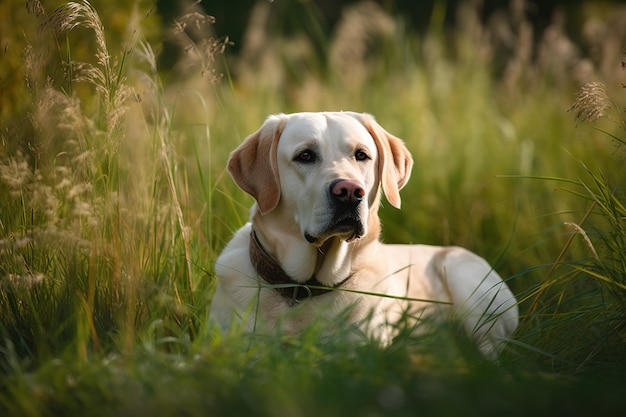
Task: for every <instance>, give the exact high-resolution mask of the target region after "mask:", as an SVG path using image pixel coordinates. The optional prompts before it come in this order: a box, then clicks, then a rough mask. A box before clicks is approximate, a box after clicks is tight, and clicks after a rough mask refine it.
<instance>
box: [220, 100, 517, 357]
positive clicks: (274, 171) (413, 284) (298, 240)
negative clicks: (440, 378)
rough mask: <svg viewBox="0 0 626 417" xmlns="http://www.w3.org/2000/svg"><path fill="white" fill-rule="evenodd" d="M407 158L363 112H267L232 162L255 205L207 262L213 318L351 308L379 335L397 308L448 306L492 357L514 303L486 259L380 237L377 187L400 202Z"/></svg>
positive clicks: (285, 326) (265, 317)
mask: <svg viewBox="0 0 626 417" xmlns="http://www.w3.org/2000/svg"><path fill="white" fill-rule="evenodd" d="M412 165H413V160H412V158H411V155H410V153H409V151H408V150H407V149H406V147H405V146H404V144H403V142H402V141H401V140H400V139H398V138H396V137H395V136H393V135H391V134H390V133H388V132H387V131H385V130H384V129H383V128H382V127H381V126H380V125H379V124H378V123H377V122H376V121H375V120H374V118H373V117H372V116H370V115H368V114H360V113H352V112H323V113H295V114H289V115H286V114H279V115H275V116H270V117H269V118H268V119H267V121H266V122H265V123H264V124H263V126H261V128H260V129H259V130H258V131H257V132H255V133H254V134H252V135H250V136H249V137H248V138H246V140H245V141H244V142H243V143H242V144H241V145H240V146H239V147H238V148H237V149H236V150H235V151H234V152H233V153H232V154H231V157H230V160H229V163H228V169H229V171H230V173H231V175H232V177H233V178H234V180H235V182H236V183H237V184H238V185H239V186H240V187H241V188H242V189H243V190H244V191H246V192H247V193H249V194H251V195H252V196H253V197H254V198H255V200H256V203H255V204H254V205H253V206H252V208H251V210H250V221H249V222H248V223H247V224H246V225H245V226H243V227H242V228H241V229H240V230H239V231H237V233H236V234H235V235H234V237H233V238H232V240H231V241H230V243H229V244H228V245H227V246H226V248H225V249H224V251H223V252H222V253H221V255H220V256H219V258H218V259H217V262H216V264H215V272H216V274H217V276H218V286H217V291H216V294H215V296H214V299H213V304H212V306H211V317H212V319H215V320H217V321H218V323H220V324H221V325H223V326H229V325H231V324H232V322H233V320H238V321H243V322H244V323H245V326H246V327H247V329H249V330H251V331H252V330H259V329H263V330H264V331H270V330H272V329H274V330H276V329H277V328H280V329H281V331H283V332H298V331H300V330H302V329H303V328H304V327H305V326H307V325H308V324H309V323H310V322H311V321H312V320H313V319H315V318H316V317H320V316H324V317H327V318H330V319H331V321H332V320H333V319H335V320H338V319H339V317H341V318H342V320H343V319H344V318H345V317H346V315H347V317H349V320H350V321H351V322H353V323H356V324H358V325H359V326H360V327H361V328H362V330H363V332H364V333H365V334H366V335H367V336H368V337H370V338H375V339H377V340H379V341H380V342H381V343H383V344H387V343H389V342H390V341H391V339H392V338H393V336H394V334H395V329H396V328H397V326H396V324H397V322H398V320H399V319H401V318H402V317H413V318H415V319H416V320H419V318H420V317H423V316H424V314H432V313H434V312H435V311H437V312H439V313H441V311H447V312H449V313H453V314H454V315H455V317H456V318H458V319H459V320H460V321H461V322H462V323H463V325H464V327H465V330H466V331H467V332H468V333H469V334H470V335H472V337H473V338H474V339H475V341H476V343H477V346H478V347H479V348H480V350H481V351H482V352H483V353H484V354H485V355H487V356H491V357H493V356H495V355H496V354H497V352H498V350H499V348H500V345H501V343H502V340H503V339H505V338H507V337H509V336H510V335H511V333H512V332H513V331H514V330H515V328H516V327H517V323H518V310H517V303H516V300H515V297H514V296H513V294H512V293H511V291H510V290H509V288H508V287H507V286H506V284H505V283H504V282H503V281H502V280H501V278H500V277H499V276H498V274H497V273H496V272H495V271H494V270H493V269H492V268H491V266H489V264H488V263H487V262H486V261H485V260H484V259H482V258H481V257H479V256H477V255H475V254H474V253H472V252H470V251H468V250H466V249H462V248H459V247H438V246H426V245H386V244H383V243H381V241H380V240H379V234H380V228H381V226H380V221H379V218H378V215H377V211H378V207H379V205H380V201H381V194H382V192H384V194H385V196H386V199H387V201H388V202H389V203H390V204H391V205H392V206H394V207H396V208H400V195H399V190H400V189H401V188H402V187H403V186H404V185H405V184H406V182H407V180H408V179H409V175H410V173H411V167H412ZM431 301H435V302H437V303H433V302H431Z"/></svg>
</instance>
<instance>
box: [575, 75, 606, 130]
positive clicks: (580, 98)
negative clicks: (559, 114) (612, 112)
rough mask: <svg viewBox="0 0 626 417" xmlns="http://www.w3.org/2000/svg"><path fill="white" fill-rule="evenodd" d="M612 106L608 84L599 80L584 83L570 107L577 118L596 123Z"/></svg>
mask: <svg viewBox="0 0 626 417" xmlns="http://www.w3.org/2000/svg"><path fill="white" fill-rule="evenodd" d="M610 106H611V99H610V98H609V95H608V94H607V92H606V86H605V85H604V84H603V83H601V82H597V81H593V82H589V83H587V84H585V85H583V86H582V87H581V89H580V92H579V93H578V95H577V96H576V99H575V100H574V104H572V107H570V108H569V111H573V112H574V114H575V116H576V119H577V120H582V121H585V122H591V123H594V122H596V121H598V120H599V119H600V118H602V117H605V116H606V115H607V113H606V111H607V109H608V108H609V107H610Z"/></svg>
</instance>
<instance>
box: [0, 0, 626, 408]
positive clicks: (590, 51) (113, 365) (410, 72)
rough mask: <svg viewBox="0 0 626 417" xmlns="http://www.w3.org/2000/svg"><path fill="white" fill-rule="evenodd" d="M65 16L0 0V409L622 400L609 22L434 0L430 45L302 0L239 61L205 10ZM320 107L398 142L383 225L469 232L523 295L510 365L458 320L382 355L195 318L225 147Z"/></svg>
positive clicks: (424, 234)
mask: <svg viewBox="0 0 626 417" xmlns="http://www.w3.org/2000/svg"><path fill="white" fill-rule="evenodd" d="M18 3H19V4H18ZM52 3H53V4H54V7H53V6H52V5H50V4H48V3H47V2H46V4H44V3H43V2H42V3H40V2H39V0H27V1H26V2H25V4H24V3H22V2H6V3H4V4H2V5H0V12H2V13H0V16H4V17H2V18H0V21H1V22H2V23H1V24H0V26H2V28H1V29H0V34H1V35H2V39H8V40H7V41H6V42H5V41H4V40H3V45H2V46H3V48H4V55H3V56H2V58H0V71H1V72H0V88H1V90H0V352H1V354H0V415H3V416H53V415H93V416H99V415H102V416H109V415H118V416H137V415H151V416H166V415H188V416H196V415H259V416H279V415H280V416H312V415H320V414H325V415H327V416H334V415H346V414H347V415H364V416H366V415H367V416H377V415H394V416H404V415H407V416H408V415H416V414H419V413H423V414H426V415H441V416H443V415H458V414H461V413H463V414H468V413H469V414H486V413H487V414H495V413H498V414H504V413H506V414H508V415H512V416H513V415H520V416H521V415H523V416H527V415H531V414H535V415H537V414H541V415H554V414H555V413H558V415H570V416H575V415H581V416H582V415H589V414H590V413H592V412H593V413H595V414H596V415H600V414H603V413H604V412H606V413H608V412H610V411H612V410H619V409H622V410H623V409H624V400H623V392H624V389H625V388H626V383H625V377H626V188H625V187H624V182H625V180H626V172H625V170H624V158H625V156H626V153H625V151H626V142H625V138H626V131H625V129H626V122H625V115H624V109H625V108H626V107H625V105H626V101H625V97H626V91H624V88H623V87H624V84H623V83H624V82H626V81H625V79H626V73H624V70H623V68H624V67H625V66H626V64H625V63H624V58H623V51H624V46H625V45H624V42H625V41H626V38H625V37H624V34H623V30H622V29H621V28H623V27H626V25H624V23H625V22H626V13H625V12H624V11H623V10H621V9H618V8H616V6H612V5H610V4H604V3H598V2H591V1H590V2H588V4H587V3H584V4H582V5H581V6H579V7H580V9H579V13H578V14H577V15H576V16H577V19H575V20H573V21H569V20H567V19H568V18H571V15H569V14H557V15H555V17H554V19H553V21H552V22H551V23H550V24H549V25H548V26H547V27H545V28H541V29H539V28H537V27H536V26H535V25H534V23H533V21H532V20H529V19H528V18H527V16H526V14H525V13H524V11H523V10H522V9H520V7H519V6H520V5H523V4H524V3H525V2H523V1H521V2H520V1H512V2H511V5H510V7H508V8H505V9H503V10H502V11H500V12H499V13H497V14H495V15H494V16H492V17H491V18H490V19H489V20H487V21H484V20H482V19H480V18H479V17H478V10H477V9H476V8H475V7H473V6H470V3H469V2H468V3H461V4H460V5H459V7H458V10H455V13H456V14H457V16H458V23H457V24H456V25H455V26H454V27H448V26H447V25H446V24H445V23H444V21H443V19H442V16H443V14H444V13H445V11H446V10H445V7H446V6H445V4H446V3H445V2H436V7H435V9H434V11H433V14H432V16H431V18H430V23H429V26H428V29H427V30H426V31H425V32H423V33H422V32H417V31H413V30H411V29H410V28H409V27H408V26H407V24H406V21H404V20H403V19H402V16H401V15H393V14H389V13H387V12H385V11H384V10H383V9H382V8H381V7H377V6H375V5H373V3H368V2H365V3H359V4H357V5H356V6H352V7H351V8H346V11H345V12H344V14H343V17H342V20H341V21H340V22H339V23H338V25H337V26H336V27H335V28H334V29H332V30H331V29H330V28H329V27H327V26H326V25H325V22H324V20H323V19H322V18H321V17H320V15H319V12H318V10H316V9H315V6H314V3H312V2H301V3H298V6H297V7H296V9H295V13H297V16H298V19H300V21H301V22H303V25H304V27H306V28H308V32H307V33H308V35H305V34H304V33H291V34H290V35H289V36H287V35H284V34H281V33H280V31H277V30H271V27H272V25H269V24H268V21H269V20H268V19H277V18H278V19H280V18H283V19H284V18H286V17H285V16H282V15H281V14H280V11H281V10H282V9H281V8H280V7H281V5H280V4H279V3H280V2H278V1H275V2H273V3H270V2H259V3H258V5H257V6H256V7H255V9H254V11H253V13H254V14H253V18H252V19H251V20H250V22H249V27H248V28H247V35H246V36H247V38H244V39H247V42H246V43H245V44H244V45H242V46H241V49H240V50H239V51H238V53H237V54H234V53H233V54H231V52H230V50H231V48H232V45H231V42H230V41H229V39H228V38H227V35H228V34H219V36H218V35H216V34H215V33H213V31H212V25H213V22H214V21H213V19H212V18H211V16H210V15H207V14H206V13H205V12H204V11H203V10H202V9H201V8H200V7H198V5H189V6H188V7H187V9H186V13H185V14H183V15H181V16H180V17H178V18H177V19H176V20H175V21H174V22H163V21H161V20H160V17H159V15H158V13H157V10H156V9H155V8H154V6H153V5H152V4H146V3H145V2H136V3H133V4H130V5H126V6H124V9H123V11H119V10H118V11H117V12H116V10H115V9H114V8H113V7H112V6H110V5H107V4H104V3H105V2H96V1H94V2H93V5H91V4H90V3H87V2H86V1H79V2H68V3H64V2H52ZM99 3H102V4H99ZM25 5H26V7H25ZM56 6H58V8H55V7H56ZM120 10H121V9H120ZM292 12H293V11H292ZM209 13H210V10H209ZM277 16H278V17H277ZM581 16H582V17H581ZM572 27H574V29H572ZM572 33H574V34H575V36H573V35H572ZM163 38H167V39H170V41H171V42H172V43H174V44H176V45H178V48H179V51H180V54H179V55H178V56H177V60H176V62H174V64H172V65H171V66H170V67H169V68H167V70H165V69H161V68H160V67H159V65H160V64H159V62H160V61H159V50H160V48H161V47H162V44H161V39H163ZM318 110H353V111H363V112H368V113H371V114H373V115H375V117H376V118H377V120H378V121H379V122H380V123H381V125H382V126H384V127H385V128H386V129H387V130H388V131H390V132H392V133H393V134H395V135H396V136H398V137H400V138H402V139H403V140H404V141H405V142H406V144H407V147H408V148H409V149H410V150H411V152H412V154H413V157H414V160H415V167H414V169H413V173H412V177H411V180H410V182H409V183H408V185H407V186H406V187H405V188H404V189H403V190H402V192H401V195H402V199H403V209H402V210H396V209H394V208H393V207H391V206H390V205H384V206H383V208H382V210H381V213H380V214H381V217H382V220H383V234H382V238H383V240H385V241H387V242H390V243H391V242H393V243H429V244H445V245H447V244H454V245H459V246H465V247H467V248H469V249H471V250H473V251H475V252H477V253H479V254H481V255H482V256H484V257H485V258H486V259H487V260H488V261H490V262H491V263H492V264H493V265H494V266H495V267H496V269H497V270H498V272H499V273H500V275H501V276H502V277H503V278H504V279H505V280H506V281H507V283H508V284H509V286H510V287H511V288H512V290H513V292H514V293H515V294H516V295H517V298H518V301H519V307H520V313H521V318H520V320H521V323H520V327H519V328H518V330H517V332H516V333H515V334H514V336H513V338H512V339H511V340H510V341H509V342H508V344H507V346H506V348H505V350H504V352H503V353H502V355H501V357H500V358H499V360H498V361H497V362H492V361H488V360H486V359H484V358H482V357H481V356H480V355H479V354H478V352H477V351H476V350H475V348H474V347H473V346H472V344H471V342H470V341H469V339H468V338H467V337H466V336H464V335H463V333H462V331H461V330H460V329H459V328H458V326H457V325H456V324H455V323H453V322H450V323H442V324H438V325H432V326H430V327H429V328H428V331H426V332H424V333H423V334H419V335H415V334H410V333H409V332H400V334H399V336H398V337H397V338H396V340H395V341H394V342H393V344H392V345H391V346H388V347H385V348H381V347H379V346H377V345H375V344H373V343H368V342H367V341H364V343H362V344H354V343H349V342H347V341H346V339H345V338H343V337H342V331H343V330H345V331H346V332H348V331H350V329H349V328H348V326H346V328H345V329H340V330H339V331H337V332H335V333H334V334H332V335H330V336H329V335H327V334H325V333H324V332H323V328H321V326H315V325H314V326H312V327H311V328H310V329H309V330H308V331H307V332H305V333H304V334H302V335H300V336H298V337H294V336H288V335H276V336H271V337H270V336H264V335H255V334H253V335H250V334H245V333H243V332H242V331H241V329H237V328H233V329H231V330H229V331H221V330H219V329H216V328H214V327H212V326H211V325H210V324H209V308H210V303H211V297H212V293H213V289H214V287H215V282H216V279H217V278H216V277H215V275H214V273H213V263H214V261H215V259H216V257H217V255H218V254H219V252H220V250H221V249H222V248H223V247H224V245H225V244H226V243H227V242H228V240H229V239H230V236H231V235H232V233H233V232H234V231H235V230H236V229H237V228H238V227H240V226H241V225H242V224H243V223H244V222H245V221H246V219H247V216H248V207H249V206H250V205H251V204H252V200H251V198H250V197H249V196H247V195H246V194H245V193H244V192H242V191H241V190H239V189H237V187H236V186H235V184H234V183H233V182H232V180H231V179H230V177H229V176H228V174H227V172H226V171H225V164H226V159H227V157H228V154H229V152H230V151H231V150H232V149H234V148H235V147H236V146H237V145H238V144H239V143H240V142H241V141H242V140H243V139H244V138H245V137H246V136H247V135H248V134H250V133H252V132H254V131H255V130H256V129H257V128H258V127H259V126H260V125H261V123H262V122H263V120H264V119H265V118H266V117H267V116H268V115H269V114H273V113H279V112H285V113H289V112H294V111H318Z"/></svg>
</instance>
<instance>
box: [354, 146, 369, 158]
mask: <svg viewBox="0 0 626 417" xmlns="http://www.w3.org/2000/svg"><path fill="white" fill-rule="evenodd" d="M354 158H355V159H356V160H357V161H367V160H368V159H370V157H369V155H368V154H367V153H366V152H365V151H363V150H361V149H359V150H358V151H356V152H355V153H354Z"/></svg>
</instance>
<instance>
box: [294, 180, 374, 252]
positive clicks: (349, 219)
mask: <svg viewBox="0 0 626 417" xmlns="http://www.w3.org/2000/svg"><path fill="white" fill-rule="evenodd" d="M328 195H329V202H330V207H329V208H330V211H331V213H332V215H331V216H330V221H329V223H328V226H327V227H326V228H325V230H324V232H323V233H321V234H320V236H313V235H311V234H310V233H308V232H305V233H304V237H305V239H306V240H307V241H308V242H309V243H319V240H320V238H322V237H324V238H328V237H330V236H340V237H342V238H343V239H345V240H346V241H351V240H354V239H358V238H360V237H361V236H363V234H364V232H365V229H364V226H363V219H362V214H361V211H362V203H363V200H364V198H365V196H366V192H365V189H364V188H363V187H362V186H361V184H359V183H358V182H356V181H353V180H344V179H337V180H334V181H333V182H331V183H330V185H329V187H328Z"/></svg>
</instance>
